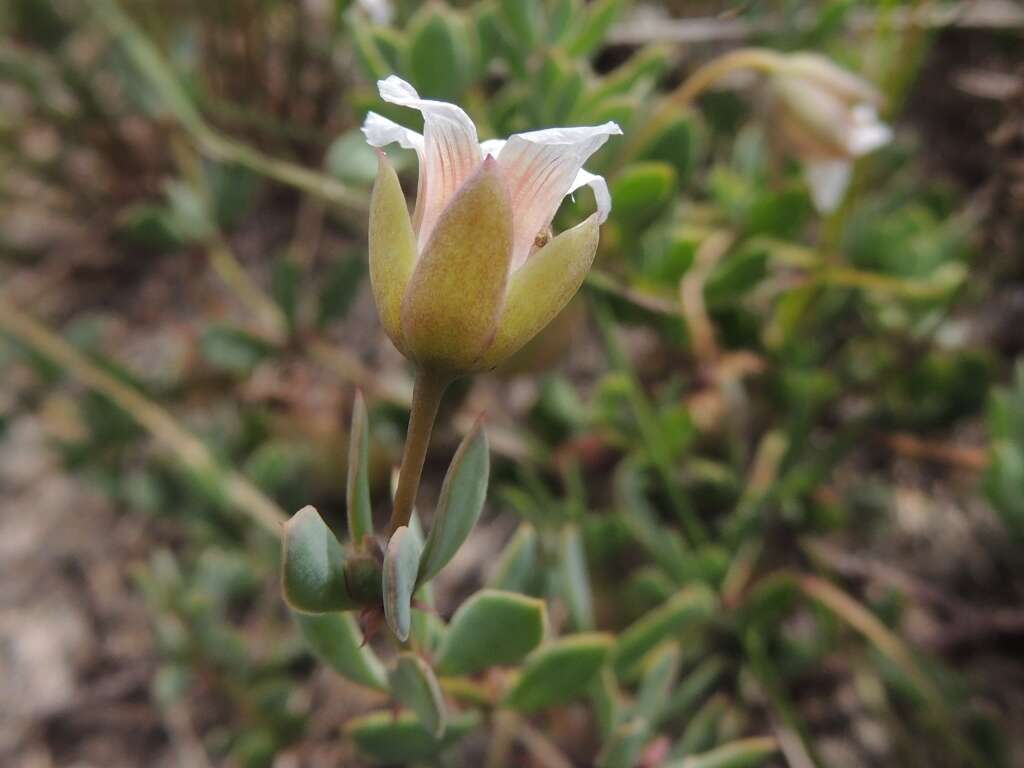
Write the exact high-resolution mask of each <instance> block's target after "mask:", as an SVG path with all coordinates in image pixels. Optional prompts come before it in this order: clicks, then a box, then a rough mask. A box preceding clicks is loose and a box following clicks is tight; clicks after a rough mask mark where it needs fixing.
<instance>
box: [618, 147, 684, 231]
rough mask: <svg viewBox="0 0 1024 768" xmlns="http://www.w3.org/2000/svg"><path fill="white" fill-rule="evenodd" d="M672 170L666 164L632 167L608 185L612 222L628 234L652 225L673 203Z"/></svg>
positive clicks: (625, 169) (646, 164)
mask: <svg viewBox="0 0 1024 768" xmlns="http://www.w3.org/2000/svg"><path fill="white" fill-rule="evenodd" d="M676 179H677V174H676V169H675V168H674V167H673V166H671V165H669V164H668V163H656V162H644V163H633V164H632V165H630V166H627V167H626V168H624V169H623V170H622V172H621V173H620V174H619V175H618V177H617V178H616V179H615V181H614V182H612V200H613V201H614V202H615V208H614V210H613V212H612V218H613V219H615V220H616V221H618V222H621V223H622V224H623V225H624V226H626V227H627V228H629V229H631V230H636V229H640V228H642V227H644V226H646V225H647V224H649V223H650V222H651V221H653V220H654V219H655V218H656V217H657V216H658V215H659V214H660V213H661V212H662V211H663V210H665V207H666V206H667V205H668V204H669V203H670V202H671V201H672V200H673V199H674V195H675V191H676Z"/></svg>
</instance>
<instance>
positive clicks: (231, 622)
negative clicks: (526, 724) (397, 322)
mask: <svg viewBox="0 0 1024 768" xmlns="http://www.w3.org/2000/svg"><path fill="white" fill-rule="evenodd" d="M0 30H2V36H0V201H2V204H0V382H2V384H0V763H2V764H3V765H5V766H12V767H17V768H28V767H29V766H31V767H32V768H46V767H47V766H104V767H105V768H115V767H117V766H142V765H146V766H172V765H180V766H199V767H200V768H201V767H202V766H214V765H216V766H220V765H225V766H245V767H249V766H252V767H257V766H280V767H281V768H284V767H285V766H288V767H291V766H340V765H345V766H349V765H351V766H360V765H369V764H372V755H369V754H366V753H365V752H360V751H358V750H357V748H356V746H355V745H354V744H353V742H352V739H351V738H350V737H349V735H348V734H347V733H346V730H345V725H346V723H348V722H349V721H351V720H352V718H354V717H356V716H358V715H360V714H361V713H364V712H366V711H368V710H370V709H374V708H380V707H384V706H387V701H386V699H385V698H384V697H383V696H381V695H380V694H377V693H373V692H370V691H368V690H366V689H362V688H360V687H358V686H356V685H355V684H353V683H350V682H347V681H345V680H344V679H343V678H342V677H340V676H338V675H337V674H335V673H334V672H332V671H331V670H330V669H329V668H328V667H327V666H325V665H323V664H320V663H317V662H316V661H315V660H314V659H313V658H312V657H311V656H310V655H309V654H308V652H307V651H306V649H305V647H304V645H303V643H302V642H301V639H300V638H299V636H298V633H297V632H296V631H295V628H294V625H293V622H292V620H291V618H290V617H289V615H288V612H287V610H286V608H285V606H284V604H283V602H282V600H281V597H280V592H279V586H278V580H277V578H278V577H277V569H278V566H279V553H278V547H279V543H278V539H277V523H278V520H279V518H280V517H281V516H282V515H290V514H291V513H293V512H294V511H295V510H297V509H298V508H299V507H301V506H303V505H305V504H314V505H316V506H317V507H318V509H319V510H320V512H321V513H322V514H323V515H324V517H325V518H326V519H327V520H328V521H329V522H331V523H332V525H333V524H337V525H339V526H341V527H343V521H344V515H345V469H344V468H345V466H346V463H345V462H346V455H345V454H346V451H347V446H348V435H347V433H346V430H347V425H348V422H349V418H350V413H351V407H352V402H353V396H354V393H355V391H356V389H357V388H360V389H361V390H362V391H363V392H364V394H365V396H366V398H367V401H368V404H369V407H370V411H371V418H372V425H373V430H372V436H371V454H372V457H373V471H372V481H373V487H374V494H375V498H377V499H378V500H379V499H383V498H386V494H387V490H386V489H387V483H388V477H389V473H390V470H391V467H392V466H393V465H395V464H396V463H397V462H398V461H399V459H400V456H401V448H402V441H403V435H404V430H405V427H406V421H407V418H408V410H407V409H408V403H409V398H410V392H411V377H410V371H409V370H408V368H407V367H406V364H405V362H404V360H403V359H402V357H401V356H400V355H399V354H398V353H397V352H396V351H395V349H394V348H393V347H392V346H391V344H390V343H389V342H388V340H387V339H386V337H385V335H384V334H383V332H382V330H381V328H380V325H379V322H378V320H377V315H376V311H375V308H374V306H373V300H372V297H371V296H370V294H369V286H368V283H367V280H366V271H367V267H366V241H365V228H366V217H367V201H368V195H369V190H370V187H371V185H372V182H373V179H374V177H375V175H376V157H375V154H374V152H373V151H372V150H371V149H369V148H368V147H366V146H365V144H364V141H363V138H362V135H361V134H360V132H359V130H358V128H359V125H360V124H361V122H362V119H363V117H364V116H365V113H366V112H367V110H369V109H373V110H376V111H378V112H381V113H382V114H385V115H388V116H389V117H392V118H394V119H396V120H400V121H402V122H403V123H404V124H406V125H408V126H410V127H412V128H415V129H418V128H419V126H418V125H417V124H416V122H415V121H416V120H417V119H418V117H417V116H416V115H415V114H414V113H412V112H410V111H408V110H401V109H397V110H396V109H395V108H393V107H390V106H389V105H385V104H383V103H382V102H380V101H379V99H378V97H377V94H376V88H375V85H374V83H375V81H376V80H377V79H378V78H380V77H384V76H387V75H388V74H391V73H397V74H399V75H401V76H402V77H404V78H405V79H407V80H409V81H410V82H412V83H413V84H414V85H415V86H416V87H417V88H418V89H419V90H420V92H421V94H423V95H424V96H428V97H433V98H439V99H445V100H451V101H455V102H457V103H459V104H461V105H462V106H464V108H465V109H466V110H467V111H468V112H469V113H470V114H471V115H472V116H473V118H474V120H475V121H476V123H477V125H478V126H479V130H480V135H481V138H492V137H504V136H506V135H508V134H510V133H514V132H517V131H523V130H530V129H534V128H541V127H549V126H557V125H585V124H596V123H599V122H603V121H605V120H615V121H617V122H618V123H619V124H620V125H621V126H622V127H623V129H624V131H625V136H624V137H623V138H621V139H613V140H612V141H610V142H609V143H608V145H607V146H606V147H605V148H604V149H602V150H601V152H600V153H599V154H598V155H596V156H595V157H594V158H593V160H592V161H591V162H590V163H589V164H588V168H589V169H590V170H592V171H594V172H598V173H603V174H604V175H605V176H606V177H607V178H608V180H609V184H610V186H611V190H612V195H613V200H614V207H613V212H612V217H611V219H610V220H609V222H608V223H607V225H606V226H605V227H604V229H603V234H602V242H601V246H600V250H599V253H598V257H597V263H596V265H595V269H594V271H593V273H592V275H591V276H590V277H589V278H588V281H587V283H586V285H585V287H584V289H583V290H582V291H581V294H580V296H579V297H578V298H577V299H576V300H575V301H574V302H573V303H572V304H571V305H570V307H569V308H568V309H567V311H566V312H564V313H563V314H562V315H561V316H560V317H559V318H558V319H557V320H556V321H555V322H554V323H553V325H552V326H551V327H550V328H549V329H548V330H547V331H545V332H544V333H543V334H542V335H541V336H540V337H539V338H538V339H537V340H536V341H535V342H533V343H532V344H531V345H530V346H529V347H528V348H527V349H526V350H524V352H523V353H521V354H520V355H519V356H518V357H517V358H516V359H515V360H514V361H512V363H510V364H509V365H507V366H506V368H505V369H504V370H502V371H499V372H498V373H496V374H494V375H486V376H479V377H476V378H474V379H472V380H466V381H463V382H461V383H460V384H459V386H458V387H456V388H455V390H454V391H453V392H451V393H450V394H449V396H448V397H447V399H446V402H445V405H444V408H445V411H446V413H445V415H444V416H443V417H442V420H441V422H440V427H439V431H438V433H437V434H436V435H435V440H434V443H433V449H432V452H431V456H430V458H429V459H428V466H427V469H426V472H425V480H424V488H423V491H422V499H424V501H425V502H426V503H425V506H426V508H427V509H428V510H429V509H430V508H431V506H432V503H433V499H435V498H436V495H437V491H438V488H439V485H440V480H441V477H442V476H443V472H444V468H445V467H446V465H447V462H448V460H449V458H450V456H451V454H452V452H453V451H454V448H455V446H456V445H457V443H458V441H459V439H460V437H461V434H462V433H463V432H465V430H466V429H467V428H468V427H469V425H471V424H472V422H473V420H474V419H475V417H476V416H477V415H478V414H480V413H482V412H485V413H486V414H487V430H488V435H489V437H490V441H491V446H492V451H493V459H492V461H493V469H492V476H491V490H490V494H489V498H488V505H487V507H486V509H485V512H484V517H483V519H482V521H481V524H480V526H479V527H478V529H477V530H476V531H475V532H474V534H473V537H472V538H471V539H470V541H469V543H468V544H467V546H466V547H465V548H464V549H463V550H462V551H461V552H460V553H459V556H458V558H457V559H456V560H455V561H454V562H453V563H452V564H451V566H450V567H449V568H447V569H446V570H445V571H444V573H443V574H442V575H441V577H440V578H439V579H438V581H437V589H436V594H437V601H438V610H439V612H440V613H441V615H443V616H449V615H450V614H451V612H452V611H453V610H454V609H455V607H457V606H458V605H459V604H460V602H461V601H462V600H463V599H464V598H465V597H466V596H467V595H468V594H470V593H471V592H472V591H474V590H476V589H479V588H480V587H481V586H483V585H486V584H490V585H500V586H503V587H504V588H514V589H517V590H519V591H523V592H527V593H530V594H535V595H540V596H544V597H545V598H546V599H547V600H548V604H549V610H550V612H551V616H552V622H553V624H554V625H555V627H556V628H559V627H563V628H564V627H568V628H575V629H588V628H594V627H596V628H599V629H602V630H607V631H611V632H617V631H620V630H621V629H622V628H623V627H626V626H628V625H629V624H630V622H631V621H633V620H635V619H636V618H637V617H639V616H642V615H643V614H644V613H646V612H647V611H650V610H652V609H656V608H657V607H658V606H659V605H661V604H662V603H663V602H664V601H665V600H666V599H667V597H668V596H669V595H671V594H672V592H673V590H674V589H676V588H677V585H679V584H687V583H697V582H700V583H706V584H709V585H711V586H712V587H713V588H714V589H715V590H716V591H718V592H719V594H720V595H721V607H720V609H719V615H717V616H716V617H715V622H714V627H713V629H712V631H710V632H708V633H706V634H705V635H703V636H701V637H700V638H693V639H692V641H689V640H688V641H687V642H684V643H683V644H682V652H681V656H680V657H679V658H678V659H677V663H676V664H675V665H674V667H672V669H671V671H664V672H663V674H664V676H665V679H666V680H667V681H668V685H669V688H670V689H671V690H672V691H673V699H672V701H674V702H675V704H674V705H673V709H672V711H671V712H670V713H669V715H667V716H665V717H664V718H659V722H657V723H656V724H654V725H653V726H652V728H651V730H650V731H649V732H645V734H644V737H643V739H642V743H641V746H642V747H643V749H642V750H639V751H637V752H636V753H635V756H634V757H632V758H630V760H631V761H632V764H635V765H644V766H651V768H653V767H654V766H657V765H659V764H660V763H661V760H662V759H663V757H664V755H665V754H667V750H668V746H671V745H674V744H676V743H679V741H680V740H684V741H685V743H686V744H687V745H690V746H691V747H693V748H695V749H698V748H699V749H707V748H710V747H713V746H715V745H717V744H721V743H726V742H728V741H730V740H731V739H735V738H738V737H741V736H744V735H754V734H763V733H769V734H773V735H775V736H776V737H777V738H778V739H779V742H780V743H781V744H782V745H783V747H784V749H783V750H782V753H781V754H780V755H778V756H776V757H773V758H771V760H770V761H769V762H768V763H767V764H768V765H790V766H792V768H807V766H822V767H824V766H829V767H831V766H837V767H839V768H845V767H847V766H848V767H849V768H858V767H860V766H865V767H867V766H974V765H977V766H1013V765H1018V766H1019V765H1022V764H1024V742H1022V737H1021V734H1022V733H1024V662H1022V657H1021V650H1020V649H1021V648H1022V647H1024V604H1022V596H1024V558H1022V556H1021V551H1022V550H1021V544H1022V541H1024V367H1022V368H1020V369H1019V370H1016V372H1015V360H1016V358H1017V356H1018V355H1020V354H1021V352H1022V351H1024V333H1022V328H1024V258H1022V257H1024V44H1022V38H1024V10H1022V8H1021V6H1020V5H1018V4H1016V3H1013V2H1005V1H1003V0H979V1H978V2H942V1H940V0H935V1H930V0H920V1H919V2H901V1H899V0H880V1H879V2H866V3H860V2H854V1H853V0H822V1H821V2H814V1H813V0H770V1H768V2H758V3H753V2H751V3H723V2H664V3H654V2H645V0H635V2H628V1H627V0H595V1H594V2H582V0H523V1H522V2H518V1H507V0H502V1H500V2H499V1H496V0H482V1H481V2H454V1H453V2H450V3H440V2H428V3H416V2H408V1H403V0H393V1H392V2H386V0H375V1H374V2H369V0H368V1H367V2H361V3H349V2H345V0H220V1H219V2H206V3H201V2H191V1H190V0H119V2H114V0H88V1H83V0H4V2H2V3H0ZM744 46H765V47H769V48H772V49H775V50H778V51H814V52H818V53H822V54H825V55H827V56H829V57H830V58H832V59H834V60H835V61H836V62H838V63H839V64H840V65H842V66H843V67H845V68H847V69H849V70H850V71H852V72H855V73H858V74H859V75H860V76H862V77H864V78H865V79H866V80H868V81H870V82H872V83H874V84H875V85H876V86H877V87H878V88H879V90H880V91H881V92H882V93H883V94H884V97H885V106H884V108H883V110H882V118H883V119H884V120H886V121H887V122H889V123H890V124H891V125H892V126H893V128H894V138H893V140H892V141H891V142H890V143H888V144H887V145H885V146H884V147H881V148H880V149H878V150H877V151H876V152H874V153H872V154H870V155H869V156H866V157H864V158H861V159H860V160H859V161H858V162H857V163H856V166H855V171H854V174H853V177H852V180H851V183H850V186H849V189H848V191H847V194H846V196H845V198H844V199H843V201H842V203H841V204H840V205H839V206H838V207H837V208H836V209H835V210H833V211H830V212H827V213H822V212H819V211H818V210H816V208H815V207H814V205H813V203H812V198H811V196H810V193H809V191H808V189H807V186H806V182H805V177H804V175H803V173H802V170H803V166H804V165H805V163H806V161H807V158H806V157H803V156H802V155H801V147H799V146H794V145H793V144H792V143H791V142H790V143H787V141H786V140H785V138H786V137H785V135H784V134H785V132H784V131H782V130H780V124H779V113H778V111H777V110H774V109H773V108H772V102H771V97H770V94H769V93H767V91H766V88H765V84H764V82H763V81H762V80H761V79H760V78H758V77H757V76H754V75H747V76H738V77H735V78H729V79H728V80H727V81H726V82H723V83H720V84H719V87H716V88H713V89H711V90H709V91H707V92H705V93H704V94H703V95H702V96H701V97H699V98H698V99H697V100H696V101H695V102H693V103H691V104H688V105H684V104H675V103H671V104H670V103H669V102H668V101H667V100H666V98H667V94H670V93H671V92H672V91H673V90H674V89H675V88H676V87H677V86H678V85H679V84H680V83H681V82H683V81H684V80H685V78H686V76H687V75H688V74H690V73H692V72H693V71H695V70H696V69H697V68H698V67H699V66H700V65H701V64H703V63H705V62H707V61H710V60H712V59H713V58H714V57H716V56H719V55H722V54H724V53H727V52H729V51H731V50H734V49H737V48H739V47H744ZM655 110H667V111H666V112H663V113H660V114H662V115H663V116H664V115H667V119H664V120H661V121H659V122H658V123H657V125H655V129H650V125H649V124H648V118H649V117H650V115H651V114H652V113H653V112H654V111H655ZM408 154H409V153H402V152H399V151H397V150H395V151H391V152H390V156H391V157H392V158H393V159H395V162H396V163H397V164H398V167H399V169H400V171H401V173H402V179H403V185H404V186H405V189H406V190H407V191H408V192H409V193H410V194H411V193H412V191H413V190H414V189H415V183H416V182H415V179H416V162H415V156H407V155H408ZM592 209H593V200H592V197H591V195H590V193H589V192H588V191H584V192H581V193H580V194H578V195H577V196H576V199H575V201H566V203H565V205H563V208H562V210H561V212H560V213H559V216H558V218H557V220H556V231H557V230H559V229H562V228H564V227H566V226H569V225H570V224H572V223H574V222H575V221H579V220H581V219H582V217H583V216H585V215H587V214H588V213H589V212H590V211H591V210H592ZM383 506H386V505H382V508H381V509H380V510H378V512H379V514H380V515H382V516H386V513H387V510H386V509H384V508H383ZM527 545H528V546H527ZM524 551H528V552H529V553H530V554H529V557H528V559H527V560H521V559H520V560H517V557H522V556H523V552H524ZM517 563H519V564H520V565H522V564H523V563H526V565H527V566H528V567H525V568H522V567H520V568H519V569H518V570H516V564H517ZM680 692H681V693H680ZM533 727H534V728H535V729H536V730H537V732H540V733H542V734H544V735H545V737H546V738H547V739H548V740H549V741H550V742H551V743H553V744H554V745H556V746H557V749H558V750H559V751H560V754H561V758H562V759H563V760H565V761H567V762H565V763H558V762H552V759H553V758H551V755H549V754H547V753H544V752H543V750H541V751H540V752H537V751H535V750H531V749H530V748H528V746H522V745H518V746H517V747H516V748H515V749H514V750H513V751H512V752H511V754H510V758H509V759H510V762H509V764H510V765H519V766H549V768H550V766H554V765H565V764H568V765H577V766H587V765H593V764H594V760H595V757H594V756H595V754H597V752H598V750H599V749H600V748H601V745H602V744H603V743H605V742H606V741H607V734H606V733H604V731H603V726H602V724H601V722H600V715H599V713H595V708H594V707H591V706H588V705H587V704H586V703H585V702H584V703H580V704H574V705H571V706H567V707H565V708H563V709H561V710H559V711H556V712H552V713H546V714H544V715H543V716H538V717H536V718H534V720H533ZM491 730H492V728H491V725H490V724H489V723H488V722H485V723H484V724H483V725H481V726H480V727H479V728H477V729H476V730H474V731H473V732H472V733H470V734H469V735H467V736H466V737H465V739H464V740H463V741H462V742H461V743H460V744H458V745H457V746H454V747H452V748H451V749H450V750H448V751H447V752H446V753H445V754H443V755H441V756H438V757H435V758H431V760H428V761H427V762H426V763H425V764H428V765H452V766H457V765H483V764H484V761H485V756H486V754H487V752H488V743H489V739H490V738H492V733H491Z"/></svg>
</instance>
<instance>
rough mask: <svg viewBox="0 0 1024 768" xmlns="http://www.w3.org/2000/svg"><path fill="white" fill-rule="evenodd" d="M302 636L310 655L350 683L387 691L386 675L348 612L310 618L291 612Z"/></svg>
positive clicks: (311, 616)
mask: <svg viewBox="0 0 1024 768" xmlns="http://www.w3.org/2000/svg"><path fill="white" fill-rule="evenodd" d="M294 616H295V620H296V621H297V622H298V624H299V629H300V630H301V631H302V636H303V638H305V640H306V644H307V645H309V647H310V649H311V650H312V651H313V653H314V655H316V657H317V658H318V659H320V660H321V661H322V662H324V663H325V664H327V665H328V666H329V667H330V668H331V669H333V670H334V671H335V672H337V673H338V674H339V675H341V676H342V677H344V678H347V679H349V680H351V681H352V682H354V683H359V684H360V685H365V686H366V687H368V688H376V689H377V690H380V691H386V690H387V689H388V681H387V673H386V672H385V670H384V665H383V664H381V663H380V660H379V659H378V658H377V655H376V654H375V653H374V652H373V650H371V648H370V646H369V645H364V644H363V636H362V632H360V630H359V626H358V625H357V624H356V620H355V619H354V618H353V617H352V614H350V613H325V614H321V615H310V614H305V613H295V614H294Z"/></svg>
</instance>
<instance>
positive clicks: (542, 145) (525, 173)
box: [498, 122, 622, 269]
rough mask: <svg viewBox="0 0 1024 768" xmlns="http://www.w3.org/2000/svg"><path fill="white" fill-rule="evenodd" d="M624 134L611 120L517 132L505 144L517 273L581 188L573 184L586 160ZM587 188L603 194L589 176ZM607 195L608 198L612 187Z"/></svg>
mask: <svg viewBox="0 0 1024 768" xmlns="http://www.w3.org/2000/svg"><path fill="white" fill-rule="evenodd" d="M621 133H622V130H621V129H620V128H619V126H617V125H616V124H615V123H611V122H609V123H605V124H604V125H598V126H590V127H585V128H548V129H546V130H543V131H532V132H530V133H517V134H515V135H514V136H512V137H510V138H509V140H508V141H507V142H505V145H504V146H503V147H502V148H501V151H500V153H499V155H498V163H499V165H500V166H501V168H502V170H503V171H504V172H505V177H506V179H507V180H508V185H509V192H510V193H511V195H512V212H513V220H514V222H515V233H514V235H515V240H514V245H513V250H512V269H516V268H517V267H519V266H521V265H522V264H523V262H525V261H526V259H527V257H528V256H529V255H530V251H531V249H532V247H533V243H534V240H535V239H536V237H537V235H538V233H539V232H540V231H541V230H542V229H544V228H545V227H546V226H547V225H548V224H550V223H551V219H552V218H554V215H555V212H556V211H557V210H558V206H559V205H560V204H561V202H562V198H564V197H565V196H566V195H567V194H569V192H570V191H571V190H572V189H575V188H576V187H574V186H573V185H574V183H575V182H576V181H577V175H578V174H579V172H580V170H581V169H582V168H583V163H585V162H586V160H587V158H588V157H590V156H591V155H592V154H594V152H596V151H597V150H598V149H599V148H600V147H601V145H602V144H604V143H605V142H606V141H607V140H608V137H609V136H613V135H615V134H621ZM582 184H590V185H591V186H593V187H594V189H595V193H597V194H600V192H599V191H598V187H599V186H600V185H597V184H596V183H594V182H593V181H592V180H591V179H590V178H589V175H588V176H587V177H585V178H584V180H583V181H581V182H580V185H582ZM604 192H605V194H607V188H605V189H604ZM606 203H607V198H606ZM608 207H610V205H609V206H608Z"/></svg>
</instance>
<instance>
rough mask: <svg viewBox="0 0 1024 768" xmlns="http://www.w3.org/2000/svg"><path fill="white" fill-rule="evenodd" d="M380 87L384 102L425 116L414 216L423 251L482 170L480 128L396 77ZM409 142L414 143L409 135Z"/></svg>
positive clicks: (467, 118)
mask: <svg viewBox="0 0 1024 768" xmlns="http://www.w3.org/2000/svg"><path fill="white" fill-rule="evenodd" d="M377 87H378V89H379V90H380V97H381V98H382V99H384V101H387V102H390V103H392V104H398V105H399V106H402V107H409V108H410V109H416V110H419V111H420V112H421V113H422V114H423V144H422V147H421V148H420V149H419V150H418V151H419V154H420V179H419V184H418V194H417V198H416V212H415V214H414V215H413V224H414V225H415V226H416V237H417V240H418V242H419V247H420V249H422V248H423V246H424V245H425V244H426V242H427V239H428V238H429V237H430V234H431V232H432V231H433V229H434V225H435V224H436V223H437V218H438V216H440V215H441V211H443V210H444V209H445V206H447V205H448V202H449V201H450V200H451V199H452V196H454V194H455V193H456V192H457V191H458V189H459V187H461V186H462V183H463V182H464V181H465V180H466V179H468V178H469V177H470V176H471V175H472V174H473V172H474V171H475V170H476V169H477V168H478V167H479V166H480V160H481V158H482V156H481V154H480V144H479V142H478V140H477V135H476V126H475V125H473V121H472V120H471V119H470V117H469V115H467V114H466V113H465V112H463V111H462V109H460V108H459V107H457V106H455V105H454V104H448V103H447V102H444V101H433V100H431V99H421V98H420V96H419V94H418V93H417V92H416V89H415V88H413V87H412V86H411V85H410V84H409V83H407V82H405V81H404V80H402V79H401V78H399V77H396V76H395V75H391V77H389V78H387V79H386V80H381V81H379V82H378V83H377ZM409 133H412V132H411V131H410V132H409ZM405 138H406V140H409V141H411V137H409V136H408V135H407V136H406V137H405ZM395 140H396V141H398V139H397V138H396V139H395ZM371 143H372V142H371ZM399 143H401V142H399ZM403 146H405V145H404V144H403ZM414 148H415V147H414Z"/></svg>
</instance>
